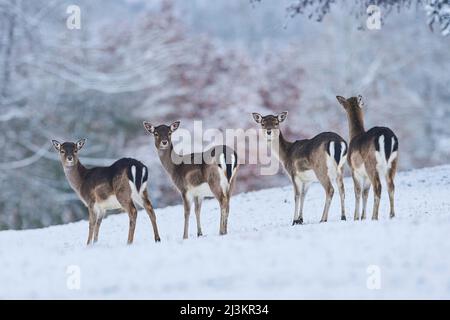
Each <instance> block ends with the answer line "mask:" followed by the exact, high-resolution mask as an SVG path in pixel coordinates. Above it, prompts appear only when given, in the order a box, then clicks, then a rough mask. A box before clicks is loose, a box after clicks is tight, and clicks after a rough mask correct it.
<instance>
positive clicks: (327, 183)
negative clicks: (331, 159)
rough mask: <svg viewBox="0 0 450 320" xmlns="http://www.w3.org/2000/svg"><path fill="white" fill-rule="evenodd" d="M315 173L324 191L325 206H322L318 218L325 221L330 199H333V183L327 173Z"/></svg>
mask: <svg viewBox="0 0 450 320" xmlns="http://www.w3.org/2000/svg"><path fill="white" fill-rule="evenodd" d="M316 175H317V178H318V179H319V182H320V183H321V184H322V186H323V187H324V189H325V193H326V199H325V206H324V208H323V214H322V219H321V220H320V222H327V220H328V211H329V210H330V204H331V200H332V199H333V194H334V188H333V184H332V183H331V180H330V178H329V177H328V175H327V174H317V173H316Z"/></svg>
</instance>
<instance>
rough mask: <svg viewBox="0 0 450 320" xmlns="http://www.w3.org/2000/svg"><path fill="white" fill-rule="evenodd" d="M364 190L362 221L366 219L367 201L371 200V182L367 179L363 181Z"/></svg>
mask: <svg viewBox="0 0 450 320" xmlns="http://www.w3.org/2000/svg"><path fill="white" fill-rule="evenodd" d="M362 185H363V190H362V214H361V220H364V219H366V208H367V199H368V198H369V191H370V181H367V178H365V179H363V183H362Z"/></svg>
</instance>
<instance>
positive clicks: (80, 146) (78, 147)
mask: <svg viewBox="0 0 450 320" xmlns="http://www.w3.org/2000/svg"><path fill="white" fill-rule="evenodd" d="M85 143H86V139H80V140H78V141H77V150H80V149H81V148H83V146H84V144H85Z"/></svg>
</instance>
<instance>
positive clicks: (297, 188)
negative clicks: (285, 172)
mask: <svg viewBox="0 0 450 320" xmlns="http://www.w3.org/2000/svg"><path fill="white" fill-rule="evenodd" d="M292 184H293V185H294V193H295V195H294V199H295V208H294V219H292V225H296V224H302V222H303V221H302V222H300V220H299V217H298V216H299V210H300V190H301V188H302V185H303V184H302V183H297V181H296V180H295V177H292Z"/></svg>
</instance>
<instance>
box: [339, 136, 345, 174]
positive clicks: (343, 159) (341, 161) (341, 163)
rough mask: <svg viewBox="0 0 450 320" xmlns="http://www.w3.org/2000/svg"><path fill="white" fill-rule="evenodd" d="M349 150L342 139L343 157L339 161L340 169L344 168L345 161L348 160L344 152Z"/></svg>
mask: <svg viewBox="0 0 450 320" xmlns="http://www.w3.org/2000/svg"><path fill="white" fill-rule="evenodd" d="M346 151H347V147H346V145H345V142H344V141H341V158H340V161H339V165H338V167H339V169H341V168H342V166H343V165H344V163H345V161H347V154H345V155H344V153H345V152H346Z"/></svg>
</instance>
